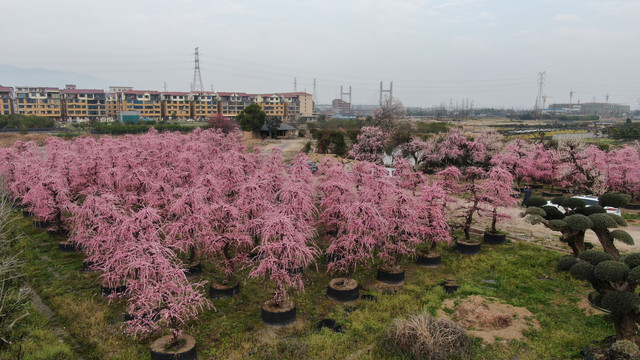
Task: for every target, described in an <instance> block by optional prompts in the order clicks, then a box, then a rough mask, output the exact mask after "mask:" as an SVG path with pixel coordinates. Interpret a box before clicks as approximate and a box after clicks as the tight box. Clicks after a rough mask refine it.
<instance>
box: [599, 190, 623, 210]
mask: <svg viewBox="0 0 640 360" xmlns="http://www.w3.org/2000/svg"><path fill="white" fill-rule="evenodd" d="M598 201H599V202H600V205H601V206H611V207H614V208H621V207H623V206H625V205H627V203H628V202H629V200H628V199H627V198H626V197H625V196H623V195H620V194H616V193H606V194H604V195H601V196H600V197H599V198H598Z"/></svg>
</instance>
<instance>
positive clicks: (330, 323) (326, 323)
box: [316, 319, 344, 333]
mask: <svg viewBox="0 0 640 360" xmlns="http://www.w3.org/2000/svg"><path fill="white" fill-rule="evenodd" d="M322 328H328V329H331V330H333V331H334V332H339V333H342V332H344V329H343V328H342V325H340V324H338V323H337V322H336V321H335V320H333V319H322V320H320V321H318V322H317V323H316V329H317V330H322Z"/></svg>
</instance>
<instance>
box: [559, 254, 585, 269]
mask: <svg viewBox="0 0 640 360" xmlns="http://www.w3.org/2000/svg"><path fill="white" fill-rule="evenodd" d="M578 261H580V260H578V258H577V257H575V256H569V255H568V256H562V257H561V258H559V259H558V271H569V270H570V269H571V267H572V266H573V265H575V264H576V263H577V262H578Z"/></svg>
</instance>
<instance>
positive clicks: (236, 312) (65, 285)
mask: <svg viewBox="0 0 640 360" xmlns="http://www.w3.org/2000/svg"><path fill="white" fill-rule="evenodd" d="M18 226H19V228H20V230H21V231H23V232H24V233H25V234H26V236H25V237H23V239H22V240H20V242H19V244H17V249H16V250H19V251H22V255H21V256H22V259H23V260H24V261H25V266H24V268H23V271H24V273H25V274H26V277H27V281H28V283H29V285H30V286H31V287H32V288H33V289H34V290H35V291H36V292H37V294H39V296H40V297H41V298H42V301H43V303H44V304H45V305H46V306H48V307H49V308H50V309H51V310H52V311H53V319H49V318H47V317H45V316H43V315H42V314H40V313H39V312H38V311H36V309H31V310H32V315H31V316H30V317H28V318H27V319H26V320H25V322H24V323H23V324H22V325H21V326H20V327H19V328H18V329H16V331H20V333H19V335H20V336H19V337H20V338H22V339H24V341H21V342H15V343H14V344H12V345H10V346H6V347H4V348H2V350H1V352H0V358H1V359H20V358H24V359H68V358H71V359H74V358H79V357H81V358H83V359H127V360H129V359H148V358H149V357H150V356H149V350H148V345H149V342H150V341H151V339H136V340H134V339H132V338H129V337H126V336H124V335H123V333H122V331H121V324H122V319H123V311H124V302H123V301H122V300H116V301H111V302H109V301H108V300H107V299H105V298H103V297H101V296H100V294H99V287H98V284H99V281H98V277H99V274H97V273H83V272H82V255H81V254H69V253H60V252H59V251H58V250H57V244H56V241H57V240H56V239H51V238H49V237H48V236H47V235H46V233H45V231H44V230H39V229H35V228H33V227H32V225H31V221H30V220H29V219H21V220H20V221H19V222H18ZM441 252H442V253H443V266H441V267H440V268H437V269H431V268H420V267H418V266H415V265H413V261H412V260H410V259H407V260H406V261H405V263H404V265H405V268H406V271H407V273H406V278H407V280H406V282H405V284H404V285H403V286H402V287H396V288H394V287H384V286H380V285H379V284H378V283H377V282H376V281H375V280H374V278H375V272H374V270H364V271H363V270H361V271H358V273H357V274H356V276H355V277H356V279H357V280H358V281H359V283H360V284H361V286H362V288H363V290H362V291H361V294H371V295H374V296H375V297H376V299H377V300H376V301H365V300H359V301H356V302H353V303H348V304H341V303H336V302H333V301H331V300H330V299H328V298H327V297H326V295H325V289H326V285H327V283H328V281H329V279H330V276H328V275H327V274H326V273H325V269H326V265H325V264H324V263H322V262H321V263H319V264H318V266H317V269H316V267H313V268H308V269H306V270H305V277H306V291H305V292H304V293H298V294H294V295H293V298H294V300H295V302H296V304H297V313H298V320H297V321H296V322H295V323H294V324H292V325H290V326H287V327H284V328H272V327H268V326H265V325H263V324H262V322H261V320H260V306H261V303H262V302H263V301H265V300H267V299H268V298H269V297H270V296H271V287H270V286H269V284H268V282H264V281H258V280H249V281H246V282H245V281H243V282H242V285H241V286H242V290H241V293H240V294H239V295H238V296H237V297H235V298H232V299H216V300H213V304H214V306H215V310H214V309H211V310H209V311H205V312H204V313H202V314H201V316H200V318H199V319H198V320H197V321H194V322H192V323H191V324H189V327H188V329H187V330H186V332H187V333H190V334H192V335H194V337H195V338H196V340H197V346H198V353H199V358H200V359H209V358H216V359H247V358H250V359H298V360H300V359H334V358H340V359H343V358H344V359H406V357H405V356H404V355H403V354H401V353H397V352H394V351H393V350H390V349H389V348H388V347H386V346H385V344H384V336H385V334H386V332H387V330H388V328H389V326H390V324H391V322H392V320H393V319H395V318H397V317H404V316H406V315H409V314H414V313H420V312H423V311H426V312H429V313H431V314H433V315H435V314H436V311H437V310H438V309H439V308H440V307H441V305H442V302H443V301H444V300H445V299H448V298H464V297H467V296H469V295H483V296H490V297H495V298H498V299H500V300H501V301H503V302H505V303H508V304H511V305H514V306H518V307H526V308H527V309H529V310H530V311H531V312H532V313H533V314H534V316H535V318H536V319H537V320H538V321H539V322H540V324H541V328H540V330H530V331H528V332H526V333H525V335H526V339H525V340H523V341H511V342H500V341H498V342H496V343H495V344H492V345H484V344H482V343H481V341H480V340H479V339H476V340H475V341H474V345H473V356H472V358H473V359H492V360H493V359H516V358H517V359H520V360H525V359H572V358H576V359H577V358H579V352H580V350H581V349H582V348H583V347H584V346H585V345H587V344H589V343H591V342H592V341H595V340H600V339H602V338H604V337H605V336H607V335H612V334H613V333H614V330H613V326H612V325H611V324H608V323H605V322H604V320H603V319H602V317H601V316H587V315H586V314H585V312H584V310H582V309H580V308H578V307H577V304H578V302H580V301H581V300H583V299H584V298H585V297H586V295H587V293H588V292H589V288H588V287H585V285H584V284H583V283H581V282H578V281H576V280H574V279H572V278H571V276H570V275H569V274H566V273H558V272H557V271H556V270H555V264H556V260H557V258H558V257H559V256H560V255H562V254H559V253H556V252H552V251H549V250H545V249H542V248H540V247H538V246H536V245H531V244H526V243H507V244H505V245H497V246H488V245H483V250H482V253H481V254H480V255H476V256H472V257H470V256H465V255H459V254H457V253H455V252H453V251H452V250H451V249H449V248H442V249H441ZM206 265H207V264H205V271H204V273H203V276H202V278H204V279H211V278H213V277H214V274H213V273H212V272H211V267H210V266H206ZM316 270H317V271H316ZM247 272H248V270H245V271H244V272H242V275H246V273H247ZM449 278H454V279H457V280H458V282H459V283H460V285H461V288H460V290H459V291H458V292H456V293H454V294H447V293H445V292H444V291H443V289H442V288H441V287H440V286H439V285H438V284H439V283H441V282H442V281H444V280H445V279H449ZM483 280H494V281H495V285H491V286H487V284H486V282H483ZM325 318H330V319H333V320H335V321H337V322H338V324H340V325H342V327H343V329H344V332H341V333H338V332H333V331H331V330H329V329H327V328H324V329H322V330H317V329H316V326H315V324H316V323H317V322H318V321H320V320H322V319H325ZM56 328H62V329H64V330H65V331H66V333H67V334H68V337H69V338H63V339H62V340H64V342H60V341H58V339H57V338H56V336H57V337H60V336H61V335H59V334H58V335H56V334H57V332H55V331H54V330H56Z"/></svg>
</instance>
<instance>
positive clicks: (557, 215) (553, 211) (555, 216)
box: [541, 205, 565, 220]
mask: <svg viewBox="0 0 640 360" xmlns="http://www.w3.org/2000/svg"><path fill="white" fill-rule="evenodd" d="M541 209H542V210H544V212H545V213H546V215H545V216H544V218H545V219H547V220H561V219H562V218H564V216H565V215H564V213H563V212H562V211H560V210H558V208H556V207H554V206H548V205H545V206H543V207H541Z"/></svg>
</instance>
